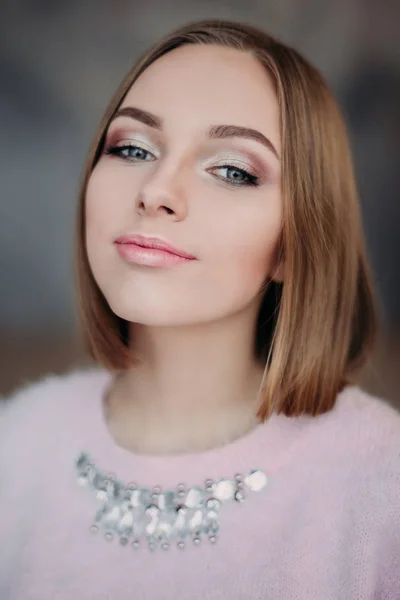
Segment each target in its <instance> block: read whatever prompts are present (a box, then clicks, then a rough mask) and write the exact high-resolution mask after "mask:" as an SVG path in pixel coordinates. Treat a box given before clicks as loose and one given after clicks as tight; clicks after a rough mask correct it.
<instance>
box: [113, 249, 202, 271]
mask: <svg viewBox="0 0 400 600" xmlns="http://www.w3.org/2000/svg"><path fill="white" fill-rule="evenodd" d="M116 247H117V251H118V254H119V255H120V256H121V257H122V258H123V259H125V260H126V261H127V262H130V263H135V264H137V265H145V266H147V267H161V268H169V267H173V266H175V265H180V264H182V263H185V262H190V261H191V260H193V259H191V258H184V257H183V256H178V255H177V254H171V252H166V251H165V250H156V249H154V248H143V246H137V245H136V244H116Z"/></svg>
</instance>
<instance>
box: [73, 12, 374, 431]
mask: <svg viewBox="0 0 400 600" xmlns="http://www.w3.org/2000/svg"><path fill="white" fill-rule="evenodd" d="M187 44H214V45H217V46H224V47H229V48H234V49H237V50H240V51H242V52H246V53H248V54H251V55H252V56H254V57H255V58H256V59H257V60H258V61H259V62H260V63H261V64H262V65H263V66H264V68H265V69H266V71H267V72H268V73H269V75H270V77H271V78H272V80H273V83H274V86H275V90H276V94H277V98H278V102H279V107H280V131H281V139H282V148H283V149H282V183H281V188H282V203H283V223H282V230H281V234H280V239H279V244H278V252H279V255H280V257H281V259H282V261H284V270H285V278H284V282H283V283H282V284H281V283H274V282H272V281H269V282H268V285H266V286H265V290H264V289H263V290H262V292H263V300H262V305H261V310H260V313H259V318H258V322H257V330H256V336H255V338H256V339H255V353H256V356H257V358H258V359H259V360H262V361H263V364H265V372H264V377H263V383H262V387H261V390H262V402H261V403H260V408H259V411H258V414H257V417H258V418H259V420H260V421H264V420H265V419H266V418H268V417H269V416H270V415H271V414H272V413H274V412H275V413H277V414H279V413H284V414H286V415H287V416H299V415H301V414H310V415H313V416H316V415H318V414H322V413H324V412H327V411H329V410H331V409H332V408H333V406H334V404H335V399H336V396H337V394H338V393H339V392H340V391H341V390H342V389H343V387H344V386H345V385H348V384H351V383H355V380H354V377H355V374H356V373H357V372H358V371H359V369H360V368H361V367H362V366H363V365H364V364H365V362H366V360H367V358H369V356H370V354H371V350H372V348H373V343H374V341H375V338H376V332H377V310H376V304H375V298H374V293H373V288H372V280H371V274H370V271H369V267H368V263H367V259H366V252H365V244H364V235H363V231H362V224H361V215H360V210H359V205H358V198H357V191H356V185H355V180H354V173H353V167H352V160H351V155H350V151H349V144H348V139H347V134H346V130H345V127H344V124H343V120H342V117H341V115H340V112H339V109H338V107H337V104H336V102H335V100H334V98H333V96H332V94H331V93H330V91H329V89H328V87H327V85H326V84H325V82H324V79H323V78H322V77H321V75H320V73H319V72H318V71H317V70H316V69H315V68H314V67H313V66H311V65H310V64H309V63H308V62H307V61H306V60H305V59H304V58H303V57H302V56H301V55H300V54H299V53H298V52H297V51H295V50H293V49H292V48H290V47H288V46H287V45H285V44H283V43H282V42H280V41H278V40H277V39H275V38H273V37H271V36H270V35H268V34H267V33H264V32H263V31H260V30H258V29H257V28H255V27H252V26H250V25H247V24H242V23H237V22H232V21H226V20H220V19H216V20H202V21H199V22H194V23H190V24H188V25H186V26H184V27H181V28H179V29H177V30H176V31H175V32H173V33H172V34H170V35H168V36H166V37H165V38H163V39H162V40H161V41H160V42H159V43H157V44H155V45H154V46H153V47H152V48H151V49H150V50H149V51H148V52H147V53H146V54H145V55H144V56H142V58H141V59H140V60H139V61H138V63H137V64H136V65H135V66H134V67H133V68H132V70H131V71H130V72H129V73H128V75H127V76H126V78H125V79H124V80H123V82H122V83H121V85H120V87H119V88H118V90H117V92H116V93H115V95H114V97H113V98H112V100H111V102H110V104H109V106H108V108H107V109H106V112H105V115H104V117H103V120H102V122H101V124H100V127H99V129H98V132H97V135H96V136H95V139H94V141H93V144H92V147H91V150H90V152H89V156H88V159H87V163H86V167H85V171H84V177H83V182H82V187H81V192H80V198H79V207H78V215H77V216H78V220H77V254H76V267H77V292H78V294H77V295H78V304H79V314H80V321H81V325H82V331H83V335H84V339H85V342H86V347H87V349H88V350H89V352H90V354H91V356H92V358H94V359H95V360H96V361H97V362H99V363H100V364H102V365H103V366H104V367H106V368H107V369H109V370H121V369H125V368H127V367H129V365H133V364H136V363H137V358H135V357H134V356H133V353H132V350H131V349H130V348H129V339H128V323H127V322H126V321H124V320H123V319H121V318H119V317H118V316H117V315H115V314H114V313H113V312H112V310H111V308H110V307H109V305H108V303H107V301H106V299H105V298H104V296H103V294H102V292H101V291H100V289H99V287H98V286H97V284H96V282H95V280H94V277H93V274H92V272H91V269H90V266H89V262H88V257H87V252H86V234H85V228H86V224H85V195H86V188H87V184H88V181H89V179H90V175H91V172H92V171H93V169H94V167H95V166H96V164H97V161H98V159H99V157H100V155H101V153H102V150H103V145H104V138H105V134H106V131H107V128H108V125H109V123H110V120H111V119H112V117H113V115H114V114H115V112H116V110H117V109H118V107H119V105H120V104H121V102H122V101H123V100H124V98H125V96H126V94H127V92H128V91H129V89H130V87H131V86H132V84H133V83H134V82H135V81H136V79H137V78H138V77H139V76H140V74H141V73H143V71H145V69H147V67H149V66H150V65H151V64H152V63H153V62H154V61H156V60H157V59H158V58H159V57H161V56H163V55H164V54H167V53H168V52H171V51H172V50H174V49H175V48H179V47H181V46H185V45H187Z"/></svg>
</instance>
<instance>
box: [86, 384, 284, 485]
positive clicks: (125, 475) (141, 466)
mask: <svg viewBox="0 0 400 600" xmlns="http://www.w3.org/2000/svg"><path fill="white" fill-rule="evenodd" d="M104 375H105V377H104V378H102V384H101V386H100V390H99V391H98V393H97V394H96V395H95V396H96V397H95V406H94V414H93V415H92V423H91V429H92V431H93V432H96V436H95V438H96V439H95V440H93V443H92V447H88V448H87V449H82V450H87V451H88V453H89V454H90V455H91V457H92V459H93V460H94V461H95V463H96V464H98V465H99V467H100V468H102V469H104V470H106V471H109V472H113V473H115V474H116V475H117V476H118V477H119V478H122V479H125V480H126V481H134V480H135V481H136V479H138V480H139V479H140V481H138V483H139V484H140V485H148V484H149V483H150V484H151V485H165V483H166V482H167V483H168V485H171V484H172V485H175V484H177V483H179V481H177V480H176V479H177V477H178V479H179V480H180V481H185V482H187V483H188V484H190V485H195V484H198V483H199V480H200V481H201V480H202V479H204V478H211V479H213V478H218V477H233V476H235V474H239V473H242V472H245V471H249V470H252V469H257V468H262V466H261V465H259V464H254V463H257V459H258V460H259V461H260V462H262V463H264V461H263V460H262V456H261V455H262V452H261V453H260V452H257V449H261V447H262V445H263V442H265V438H266V437H267V436H268V433H267V431H268V429H271V428H272V425H273V423H275V422H276V420H277V419H282V415H281V416H277V415H272V416H271V417H270V418H269V419H268V420H267V421H266V422H264V423H258V424H256V425H255V426H254V427H253V428H252V429H251V430H250V431H248V432H247V433H245V434H243V435H242V436H240V437H238V438H236V439H235V440H233V441H231V442H228V443H226V444H223V445H220V446H218V447H215V448H211V449H207V450H203V451H198V452H185V453H174V454H141V453H135V452H133V451H131V450H128V449H126V448H123V447H121V446H119V445H118V444H117V442H116V441H115V440H114V438H113V436H112V434H111V432H110V430H109V428H108V425H107V420H106V414H105V401H106V394H107V390H108V388H109V386H110V385H111V383H112V378H113V374H112V373H110V372H105V373H104Z"/></svg>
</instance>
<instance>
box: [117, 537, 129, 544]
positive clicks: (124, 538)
mask: <svg viewBox="0 0 400 600" xmlns="http://www.w3.org/2000/svg"><path fill="white" fill-rule="evenodd" d="M119 543H120V544H121V546H126V545H127V543H128V538H127V537H121V538H119Z"/></svg>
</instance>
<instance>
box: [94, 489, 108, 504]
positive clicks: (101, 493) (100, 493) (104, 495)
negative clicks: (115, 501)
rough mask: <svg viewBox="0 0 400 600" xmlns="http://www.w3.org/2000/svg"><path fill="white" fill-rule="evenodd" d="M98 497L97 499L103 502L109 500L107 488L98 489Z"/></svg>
mask: <svg viewBox="0 0 400 600" xmlns="http://www.w3.org/2000/svg"><path fill="white" fill-rule="evenodd" d="M96 498H97V500H100V501H101V502H103V501H104V500H107V498H108V495H107V492H106V491H105V490H97V492H96Z"/></svg>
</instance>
